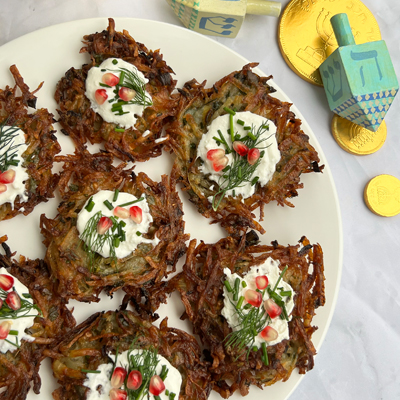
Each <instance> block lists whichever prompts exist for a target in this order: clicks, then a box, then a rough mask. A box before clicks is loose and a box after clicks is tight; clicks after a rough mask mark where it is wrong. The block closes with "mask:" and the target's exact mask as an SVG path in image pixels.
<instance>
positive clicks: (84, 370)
mask: <svg viewBox="0 0 400 400" xmlns="http://www.w3.org/2000/svg"><path fill="white" fill-rule="evenodd" d="M81 372H84V373H86V374H101V371H97V370H92V369H81Z"/></svg>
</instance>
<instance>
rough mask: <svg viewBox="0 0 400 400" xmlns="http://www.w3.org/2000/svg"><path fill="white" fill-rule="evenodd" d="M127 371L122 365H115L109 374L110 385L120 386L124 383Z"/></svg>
mask: <svg viewBox="0 0 400 400" xmlns="http://www.w3.org/2000/svg"><path fill="white" fill-rule="evenodd" d="M126 374H127V372H126V371H125V369H124V368H122V367H117V368H115V369H114V372H113V374H112V376H111V386H112V387H113V388H120V387H121V386H122V384H123V383H124V380H125V377H126Z"/></svg>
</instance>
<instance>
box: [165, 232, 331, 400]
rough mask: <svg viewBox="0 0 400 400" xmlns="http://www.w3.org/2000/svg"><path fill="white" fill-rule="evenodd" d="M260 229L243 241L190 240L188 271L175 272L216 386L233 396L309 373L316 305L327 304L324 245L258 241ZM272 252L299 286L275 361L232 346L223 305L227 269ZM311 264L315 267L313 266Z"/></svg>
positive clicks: (241, 270) (271, 352)
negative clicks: (294, 373)
mask: <svg viewBox="0 0 400 400" xmlns="http://www.w3.org/2000/svg"><path fill="white" fill-rule="evenodd" d="M257 242H258V237H257V235H256V234H255V232H254V231H250V233H248V234H247V236H245V235H244V236H243V237H242V238H241V239H240V240H236V239H234V238H232V237H228V238H225V239H221V240H220V241H219V242H217V243H216V244H213V245H211V244H204V243H200V244H199V245H198V246H197V247H196V241H195V240H192V241H191V242H190V244H189V248H188V252H187V258H186V263H185V265H184V267H183V272H182V273H180V274H179V275H177V276H176V277H174V278H173V279H172V280H171V282H170V285H172V286H173V287H175V288H176V289H177V290H178V291H179V292H180V294H181V298H182V301H183V304H184V306H185V313H184V314H183V315H182V317H181V318H182V319H185V318H188V319H189V320H190V321H191V322H192V324H193V332H194V333H195V334H197V335H199V337H200V339H201V340H202V342H203V344H204V346H205V348H206V350H205V354H206V355H207V358H206V359H207V360H208V361H210V363H211V367H210V369H209V370H210V372H211V376H212V382H213V390H216V391H217V392H218V393H219V394H220V395H221V396H222V397H223V398H228V397H229V396H231V395H232V394H233V393H234V392H235V391H236V390H239V391H240V393H241V394H242V395H243V396H245V395H247V394H248V391H249V386H250V385H256V386H258V387H260V388H262V387H263V386H266V385H272V384H273V383H275V382H277V381H278V380H282V381H286V380H287V379H288V378H289V377H290V375H291V373H292V371H293V370H294V368H296V367H297V368H298V371H299V373H301V374H304V373H305V372H307V371H309V370H311V369H312V368H313V366H314V360H313V356H314V355H315V354H316V350H315V348H314V345H313V343H312V341H311V336H312V334H313V332H315V330H316V329H317V327H315V326H312V325H311V322H312V318H313V316H314V315H315V309H316V308H318V307H319V306H323V305H324V304H325V288H324V279H325V278H324V265H323V253H322V249H321V246H320V245H319V244H314V245H310V244H309V241H308V240H307V239H306V238H305V237H303V238H301V240H300V243H301V244H302V245H303V246H302V247H300V245H295V246H286V247H284V246H281V245H279V244H278V243H277V242H273V243H272V245H271V246H266V245H257V244H255V243H257ZM268 257H272V258H273V259H275V260H278V261H279V262H280V269H281V270H282V269H283V268H284V267H285V266H286V265H287V266H288V269H287V271H286V273H285V275H284V278H283V279H284V280H285V281H286V282H288V283H289V284H290V285H291V286H292V288H293V289H294V291H295V295H294V303H295V306H294V309H293V312H292V314H291V316H292V319H291V320H290V322H289V334H290V339H289V340H283V341H282V342H280V343H278V344H276V345H274V346H268V347H267V351H268V358H269V366H265V365H264V363H263V362H262V358H261V356H262V351H261V350H259V351H258V352H253V351H251V352H250V353H249V356H248V358H246V355H245V354H244V355H240V354H238V353H237V351H235V349H232V348H227V347H225V345H224V339H225V338H226V337H227V336H228V335H229V333H230V332H232V330H231V328H230V327H229V325H228V323H227V321H226V320H225V318H224V317H223V316H222V315H221V310H222V308H223V281H224V276H225V275H224V272H223V269H224V268H229V269H230V270H231V271H232V272H236V273H238V274H239V275H243V274H245V273H246V272H247V271H248V270H249V269H250V267H251V266H253V265H259V264H262V263H263V262H264V261H265V260H266V259H267V258H268ZM309 268H310V271H309Z"/></svg>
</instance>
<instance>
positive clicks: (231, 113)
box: [224, 107, 236, 116]
mask: <svg viewBox="0 0 400 400" xmlns="http://www.w3.org/2000/svg"><path fill="white" fill-rule="evenodd" d="M224 111H226V112H227V113H228V114H230V115H232V116H233V115H235V114H236V111H234V110H232V109H230V108H229V107H224Z"/></svg>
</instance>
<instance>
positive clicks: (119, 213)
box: [114, 207, 129, 219]
mask: <svg viewBox="0 0 400 400" xmlns="http://www.w3.org/2000/svg"><path fill="white" fill-rule="evenodd" d="M114 215H115V216H116V217H118V218H122V219H125V218H129V210H127V209H126V208H123V207H115V208H114Z"/></svg>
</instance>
